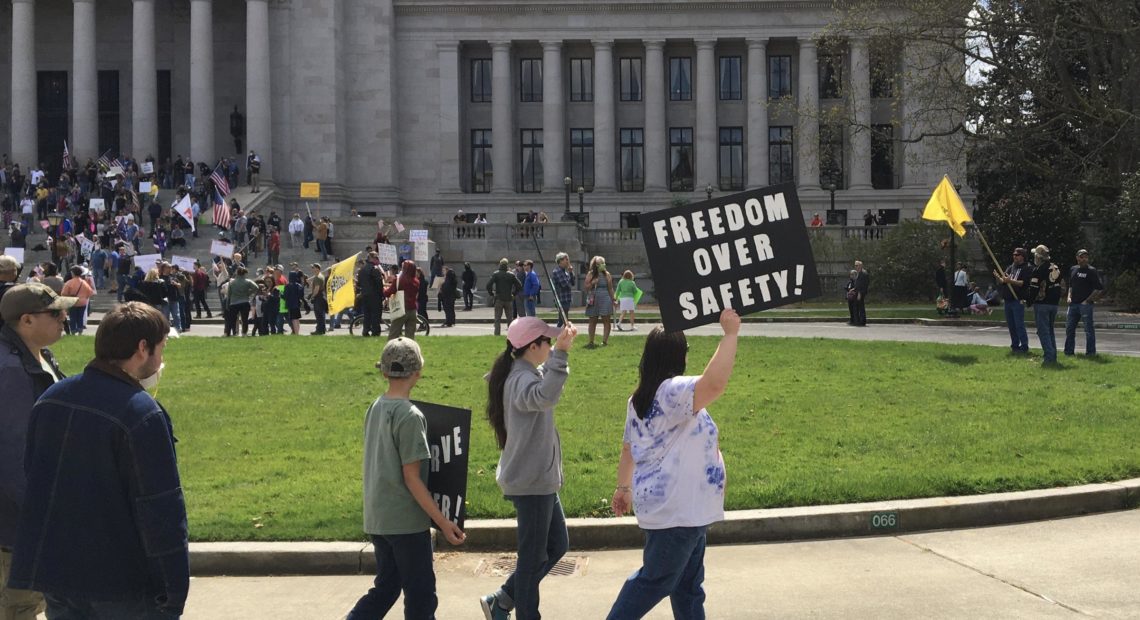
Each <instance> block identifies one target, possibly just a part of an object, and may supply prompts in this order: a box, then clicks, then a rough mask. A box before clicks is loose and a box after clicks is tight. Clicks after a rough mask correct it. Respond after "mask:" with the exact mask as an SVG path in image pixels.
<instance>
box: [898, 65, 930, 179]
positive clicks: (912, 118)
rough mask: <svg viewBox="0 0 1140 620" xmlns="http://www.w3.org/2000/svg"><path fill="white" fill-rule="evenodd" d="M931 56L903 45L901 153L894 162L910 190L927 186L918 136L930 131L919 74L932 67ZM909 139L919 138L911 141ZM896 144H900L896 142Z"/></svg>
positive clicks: (924, 162) (924, 154)
mask: <svg viewBox="0 0 1140 620" xmlns="http://www.w3.org/2000/svg"><path fill="white" fill-rule="evenodd" d="M929 62H930V59H929V58H926V59H924V58H922V52H921V49H920V47H919V46H918V45H916V44H913V43H912V44H909V45H907V46H906V47H905V48H903V70H902V74H901V81H902V136H901V138H902V140H903V142H901V145H902V156H901V157H896V158H895V161H897V162H899V163H900V164H901V166H902V187H903V188H910V189H918V188H926V187H927V183H928V179H927V174H928V172H929V171H928V170H927V169H926V167H927V164H928V162H927V157H926V142H925V140H918V138H919V137H920V136H921V135H922V134H923V132H925V131H926V130H927V124H926V123H927V119H925V118H923V113H922V107H923V105H922V101H921V100H920V95H919V94H918V92H917V91H918V85H919V83H920V79H921V78H919V77H917V76H918V75H919V74H920V73H921V72H922V71H925V70H927V69H926V67H929V66H930V65H929V64H928V63H929ZM908 140H916V141H915V142H909V141H908ZM896 144H900V143H898V142H896Z"/></svg>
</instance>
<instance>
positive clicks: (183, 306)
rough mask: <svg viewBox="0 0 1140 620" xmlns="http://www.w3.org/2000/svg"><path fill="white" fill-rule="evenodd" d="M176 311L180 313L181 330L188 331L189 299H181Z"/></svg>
mask: <svg viewBox="0 0 1140 620" xmlns="http://www.w3.org/2000/svg"><path fill="white" fill-rule="evenodd" d="M178 311H179V312H181V313H182V329H190V297H183V298H182V303H180V304H178Z"/></svg>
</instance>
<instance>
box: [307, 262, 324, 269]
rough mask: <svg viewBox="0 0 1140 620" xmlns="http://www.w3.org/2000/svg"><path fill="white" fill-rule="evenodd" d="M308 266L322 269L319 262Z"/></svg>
mask: <svg viewBox="0 0 1140 620" xmlns="http://www.w3.org/2000/svg"><path fill="white" fill-rule="evenodd" d="M309 266H310V267H312V268H313V269H324V267H321V264H320V263H313V264H312V265H309Z"/></svg>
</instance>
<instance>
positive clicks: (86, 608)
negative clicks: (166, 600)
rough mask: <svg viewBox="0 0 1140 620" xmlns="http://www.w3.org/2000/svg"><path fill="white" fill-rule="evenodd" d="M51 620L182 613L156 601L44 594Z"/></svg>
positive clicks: (161, 617)
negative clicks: (104, 599) (112, 599)
mask: <svg viewBox="0 0 1140 620" xmlns="http://www.w3.org/2000/svg"><path fill="white" fill-rule="evenodd" d="M44 601H46V602H47V617H48V619H49V620H171V618H181V617H182V615H181V614H178V613H175V612H173V611H166V610H164V609H159V608H158V607H156V606H155V604H154V601H152V600H149V599H142V600H136V601H89V600H87V599H77V598H69V597H58V596H52V595H51V594H45V595H44Z"/></svg>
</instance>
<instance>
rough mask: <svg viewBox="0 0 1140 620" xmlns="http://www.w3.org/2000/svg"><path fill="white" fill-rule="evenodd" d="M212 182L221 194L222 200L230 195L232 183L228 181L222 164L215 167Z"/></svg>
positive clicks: (211, 177) (211, 175) (211, 174)
mask: <svg viewBox="0 0 1140 620" xmlns="http://www.w3.org/2000/svg"><path fill="white" fill-rule="evenodd" d="M210 180H211V181H213V182H214V187H216V188H217V189H218V191H219V192H221V194H222V198H225V197H226V196H229V195H230V182H229V181H228V180H227V179H226V173H225V172H224V171H223V170H222V165H221V164H218V165H217V166H215V167H214V171H213V172H211V173H210Z"/></svg>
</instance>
